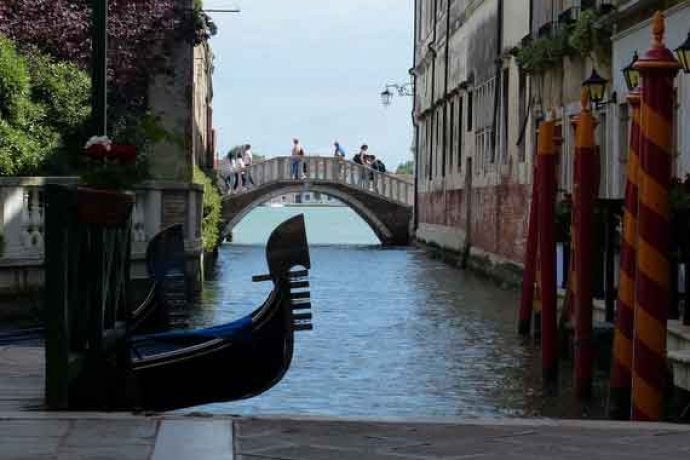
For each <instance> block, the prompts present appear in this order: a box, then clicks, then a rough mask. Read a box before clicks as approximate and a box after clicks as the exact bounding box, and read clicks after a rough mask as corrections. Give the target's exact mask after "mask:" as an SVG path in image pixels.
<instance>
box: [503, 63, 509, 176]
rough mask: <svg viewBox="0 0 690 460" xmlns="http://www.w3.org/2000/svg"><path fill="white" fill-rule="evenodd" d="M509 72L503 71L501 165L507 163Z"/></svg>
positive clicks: (507, 70)
mask: <svg viewBox="0 0 690 460" xmlns="http://www.w3.org/2000/svg"><path fill="white" fill-rule="evenodd" d="M509 84H510V70H509V69H504V70H503V104H502V105H503V126H502V128H503V129H501V136H502V142H501V159H502V160H503V163H507V162H508V115H509V114H510V111H509V110H508V109H509V103H510V98H509V96H510V94H509V91H510V87H509Z"/></svg>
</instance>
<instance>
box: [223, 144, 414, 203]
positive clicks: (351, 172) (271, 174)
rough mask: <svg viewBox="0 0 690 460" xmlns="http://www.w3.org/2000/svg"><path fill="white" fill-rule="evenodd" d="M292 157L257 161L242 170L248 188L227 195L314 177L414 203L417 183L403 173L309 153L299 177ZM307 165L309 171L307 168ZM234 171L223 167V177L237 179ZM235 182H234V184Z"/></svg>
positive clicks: (230, 189) (234, 190)
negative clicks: (398, 173) (388, 171)
mask: <svg viewBox="0 0 690 460" xmlns="http://www.w3.org/2000/svg"><path fill="white" fill-rule="evenodd" d="M293 161H294V160H293V157H290V156H284V157H275V158H270V159H268V160H265V161H261V162H256V163H254V164H252V165H250V166H248V167H245V168H243V169H242V170H241V171H242V173H244V174H245V180H246V183H247V185H248V188H247V189H244V190H243V188H242V187H239V186H238V187H237V188H236V189H234V188H233V187H229V188H228V195H241V194H244V193H247V192H248V191H250V190H252V189H253V188H255V187H260V186H264V185H268V184H272V183H276V182H290V181H294V182H296V183H302V182H305V183H307V184H309V183H310V182H313V181H319V182H331V183H333V184H343V185H347V186H348V187H351V188H355V189H359V190H365V191H367V192H369V193H373V194H374V195H378V196H381V197H383V198H386V199H388V200H391V201H395V202H398V203H402V204H404V205H406V206H412V204H413V202H414V185H413V183H412V182H411V181H409V180H406V179H404V178H402V177H399V176H396V175H393V174H390V173H382V172H380V171H376V170H374V169H372V168H370V167H368V166H364V165H361V164H358V163H355V162H353V161H350V160H345V159H342V158H336V157H322V156H306V157H303V158H302V159H301V160H299V161H300V163H299V164H298V166H297V167H296V169H297V178H295V177H294V176H293V172H294V171H293ZM304 166H306V174H305V171H304V169H303V168H304ZM235 174H236V172H235V171H230V170H225V171H221V175H222V176H223V177H227V178H229V180H230V181H233V180H235V178H234V175H235ZM233 185H234V184H233Z"/></svg>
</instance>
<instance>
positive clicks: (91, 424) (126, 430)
mask: <svg viewBox="0 0 690 460" xmlns="http://www.w3.org/2000/svg"><path fill="white" fill-rule="evenodd" d="M157 424H158V422H157V421H156V420H153V419H146V418H143V417H142V418H132V419H130V420H75V421H73V422H72V425H71V428H70V431H69V433H68V435H67V437H66V438H65V441H64V444H65V446H68V447H91V446H96V447H99V446H101V447H109V446H118V445H121V444H124V443H125V442H126V444H127V445H133V444H143V445H149V444H153V442H154V440H155V437H156V430H157Z"/></svg>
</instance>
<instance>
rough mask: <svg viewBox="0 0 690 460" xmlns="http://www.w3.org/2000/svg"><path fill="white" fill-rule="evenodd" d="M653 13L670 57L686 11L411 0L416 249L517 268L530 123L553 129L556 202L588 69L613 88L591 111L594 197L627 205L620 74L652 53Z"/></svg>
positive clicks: (683, 148)
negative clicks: (596, 178)
mask: <svg viewBox="0 0 690 460" xmlns="http://www.w3.org/2000/svg"><path fill="white" fill-rule="evenodd" d="M657 9H662V10H665V15H666V18H667V30H666V43H667V46H668V47H669V48H671V49H674V48H676V47H677V46H679V45H680V44H681V43H682V42H683V40H684V39H685V37H686V36H687V34H688V29H690V25H689V24H690V2H688V1H654V0H626V1H614V0H609V1H606V0H510V1H507V0H417V1H416V2H415V59H414V67H413V68H412V73H413V76H414V79H415V101H414V120H415V132H416V145H417V149H416V150H417V152H416V160H417V165H418V166H417V216H416V226H417V230H416V235H417V238H418V239H419V240H421V241H423V242H427V243H430V244H433V245H437V246H440V247H442V248H445V249H448V250H450V251H457V252H459V253H460V254H462V255H463V260H465V261H469V262H471V261H472V260H473V259H477V257H481V256H485V257H482V260H489V261H490V262H492V265H494V266H495V265H496V264H499V265H500V264H505V263H507V264H512V265H515V266H519V265H521V263H522V260H523V257H524V251H525V243H526V233H527V224H528V211H529V207H530V200H531V183H532V176H533V167H534V162H533V159H534V151H535V147H536V145H535V143H536V136H537V126H538V123H539V122H540V121H541V120H543V119H544V118H545V117H546V116H550V117H554V118H555V120H556V124H557V136H558V137H559V138H560V142H559V143H558V144H559V145H558V152H557V153H558V171H557V174H558V190H559V199H563V198H564V196H565V194H568V193H571V192H572V187H573V159H574V150H575V137H574V128H573V125H572V121H573V118H574V116H575V115H576V114H577V113H579V111H580V92H581V89H582V84H583V82H584V81H585V80H586V79H587V78H588V77H589V76H590V75H591V73H592V71H593V70H596V71H597V73H598V74H599V75H601V76H602V77H604V78H605V79H607V80H608V81H609V84H608V88H607V94H606V98H605V100H604V101H603V102H602V103H601V104H598V105H596V106H595V107H594V112H595V116H596V117H597V121H598V125H597V128H596V141H597V144H598V146H599V158H600V178H601V180H600V191H599V198H600V199H601V200H617V199H621V198H622V197H623V188H624V184H625V178H624V173H625V165H626V157H627V149H628V126H629V123H630V120H629V115H628V107H627V102H626V95H627V92H628V89H627V87H626V84H625V80H624V78H623V73H622V69H623V68H624V67H625V66H626V65H628V64H629V63H630V62H631V60H632V57H633V54H634V53H635V52H636V51H637V52H638V53H639V54H640V55H642V54H643V53H644V52H646V50H647V49H648V48H649V43H650V36H651V30H650V29H651V25H650V22H651V16H652V14H653V12H654V11H655V10H657ZM545 47H546V48H547V49H548V50H549V54H548V56H544V54H543V53H542V54H539V51H540V50H543V49H544V48H545ZM689 85H690V78H689V77H688V75H682V74H681V75H680V76H679V77H678V78H677V79H676V100H677V101H678V103H677V108H676V126H677V129H676V136H675V145H674V151H675V154H676V167H675V170H674V174H675V175H676V176H677V177H684V176H685V175H686V174H688V173H689V172H690V134H687V132H686V131H687V130H685V129H683V127H684V126H687V125H688V122H689V121H690V86H689Z"/></svg>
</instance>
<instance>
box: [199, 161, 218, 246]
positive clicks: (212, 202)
mask: <svg viewBox="0 0 690 460" xmlns="http://www.w3.org/2000/svg"><path fill="white" fill-rule="evenodd" d="M193 181H194V182H195V183H197V184H201V185H203V186H204V200H203V203H204V212H203V217H202V220H201V238H202V242H203V247H204V251H205V252H212V251H214V250H215V249H216V247H217V246H218V244H219V242H220V230H221V228H220V226H221V195H220V192H219V191H218V189H217V188H216V186H215V185H214V183H213V181H212V180H211V178H210V177H209V176H207V175H206V174H205V173H204V172H203V171H202V170H201V169H199V168H198V167H197V166H195V167H194V176H193Z"/></svg>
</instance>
